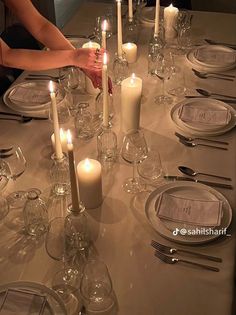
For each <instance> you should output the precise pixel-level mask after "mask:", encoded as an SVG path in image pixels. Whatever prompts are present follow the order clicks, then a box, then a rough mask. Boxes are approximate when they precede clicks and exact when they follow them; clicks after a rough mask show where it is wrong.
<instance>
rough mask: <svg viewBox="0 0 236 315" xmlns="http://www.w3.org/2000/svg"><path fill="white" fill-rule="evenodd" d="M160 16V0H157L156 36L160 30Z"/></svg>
mask: <svg viewBox="0 0 236 315" xmlns="http://www.w3.org/2000/svg"><path fill="white" fill-rule="evenodd" d="M159 18H160V0H156V13H155V28H154V35H155V36H157V35H158V32H159Z"/></svg>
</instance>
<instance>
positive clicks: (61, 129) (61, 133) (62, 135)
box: [60, 128, 64, 138]
mask: <svg viewBox="0 0 236 315" xmlns="http://www.w3.org/2000/svg"><path fill="white" fill-rule="evenodd" d="M63 137H64V129H63V128H60V138H63Z"/></svg>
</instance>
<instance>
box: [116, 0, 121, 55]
mask: <svg viewBox="0 0 236 315" xmlns="http://www.w3.org/2000/svg"><path fill="white" fill-rule="evenodd" d="M117 46H118V48H117V49H118V56H119V57H122V17H121V0H117Z"/></svg>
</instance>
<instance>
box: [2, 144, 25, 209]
mask: <svg viewBox="0 0 236 315" xmlns="http://www.w3.org/2000/svg"><path fill="white" fill-rule="evenodd" d="M9 147H11V148H12V149H11V151H9V152H8V154H7V155H5V157H4V159H2V160H0V172H1V174H0V176H2V177H5V178H7V179H12V180H13V181H15V180H17V178H18V177H20V176H21V175H22V174H23V173H24V171H25V169H26V159H25V157H24V154H23V152H22V150H21V148H20V146H18V145H14V144H12V145H10V146H9ZM7 199H8V200H10V201H9V206H11V207H14V208H17V207H21V206H22V205H23V204H24V202H25V201H26V193H25V191H15V192H13V193H11V194H10V195H8V197H7Z"/></svg>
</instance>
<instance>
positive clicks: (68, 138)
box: [67, 129, 72, 144]
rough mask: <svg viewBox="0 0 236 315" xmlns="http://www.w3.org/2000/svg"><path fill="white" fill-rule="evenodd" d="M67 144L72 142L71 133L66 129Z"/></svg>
mask: <svg viewBox="0 0 236 315" xmlns="http://www.w3.org/2000/svg"><path fill="white" fill-rule="evenodd" d="M67 144H72V135H71V132H70V130H69V129H68V130H67Z"/></svg>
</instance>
